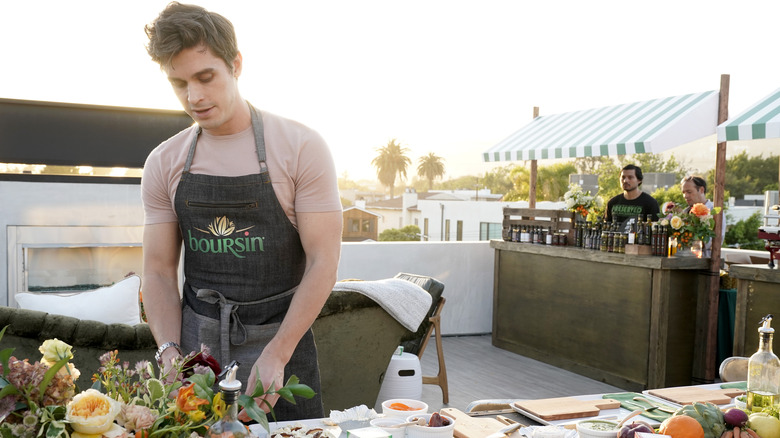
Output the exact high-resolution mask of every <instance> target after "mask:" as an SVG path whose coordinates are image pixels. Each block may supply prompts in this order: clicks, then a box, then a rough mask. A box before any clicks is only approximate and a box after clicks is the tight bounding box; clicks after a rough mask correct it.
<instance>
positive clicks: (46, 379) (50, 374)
mask: <svg viewBox="0 0 780 438" xmlns="http://www.w3.org/2000/svg"><path fill="white" fill-rule="evenodd" d="M69 360H70V359H69V358H67V357H66V358H65V359H60V360H59V361H57V363H55V364H54V365H52V367H51V368H49V369H48V370H47V371H46V374H44V375H43V380H41V384H40V385H38V391H39V392H40V394H41V399H43V394H44V393H45V392H46V388H48V387H49V384H50V383H51V379H53V378H54V375H55V374H57V372H58V371H59V370H60V368H62V367H63V366H64V365H65V364H66V363H68V361H69Z"/></svg>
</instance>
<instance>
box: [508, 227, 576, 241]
mask: <svg viewBox="0 0 780 438" xmlns="http://www.w3.org/2000/svg"><path fill="white" fill-rule="evenodd" d="M504 240H506V241H508V242H518V243H532V244H537V245H553V246H566V245H568V244H569V242H568V233H560V232H554V231H553V229H552V227H551V226H548V227H547V228H545V227H543V226H541V225H512V226H511V227H509V231H508V233H507V234H506V236H505V237H504Z"/></svg>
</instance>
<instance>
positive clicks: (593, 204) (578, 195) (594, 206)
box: [563, 183, 604, 221]
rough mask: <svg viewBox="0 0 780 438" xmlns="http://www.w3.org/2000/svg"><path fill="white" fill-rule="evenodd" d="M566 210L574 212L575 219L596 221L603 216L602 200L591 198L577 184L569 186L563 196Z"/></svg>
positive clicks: (598, 197)
mask: <svg viewBox="0 0 780 438" xmlns="http://www.w3.org/2000/svg"><path fill="white" fill-rule="evenodd" d="M563 200H564V202H565V203H566V210H568V211H571V212H574V213H575V218H577V219H580V218H581V219H584V220H589V221H597V220H599V218H600V217H601V216H603V214H604V199H602V198H601V196H591V194H590V192H585V191H583V190H582V187H581V186H580V185H579V184H574V183H572V184H569V191H567V192H566V193H564V194H563Z"/></svg>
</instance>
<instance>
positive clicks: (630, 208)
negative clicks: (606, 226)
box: [605, 164, 660, 230]
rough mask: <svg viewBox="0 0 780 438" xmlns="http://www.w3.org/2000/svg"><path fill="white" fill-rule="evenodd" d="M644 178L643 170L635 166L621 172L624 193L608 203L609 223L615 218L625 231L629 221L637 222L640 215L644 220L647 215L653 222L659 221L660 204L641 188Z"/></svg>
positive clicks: (630, 165) (607, 217)
mask: <svg viewBox="0 0 780 438" xmlns="http://www.w3.org/2000/svg"><path fill="white" fill-rule="evenodd" d="M642 178H643V177H642V169H641V168H640V167H639V166H634V165H633V164H629V165H627V166H626V167H624V168H623V169H622V170H621V171H620V185H621V187H623V193H622V194H620V195H617V196H615V197H613V198H612V199H610V200H609V202H607V211H606V215H605V220H606V221H607V222H612V219H613V217H614V218H615V219H616V220H617V222H618V224H620V228H619V229H621V230H623V229H625V227H626V226H627V224H628V223H629V219H634V220H636V218H637V216H639V215H641V216H642V217H641V219H643V220H647V215H650V219H651V220H653V221H656V220H658V213H659V212H660V209H659V208H658V202H657V201H656V200H655V198H653V197H652V196H650V195H648V194H647V193H645V192H643V191H642V190H641V189H640V188H639V187H640V186H641V185H642Z"/></svg>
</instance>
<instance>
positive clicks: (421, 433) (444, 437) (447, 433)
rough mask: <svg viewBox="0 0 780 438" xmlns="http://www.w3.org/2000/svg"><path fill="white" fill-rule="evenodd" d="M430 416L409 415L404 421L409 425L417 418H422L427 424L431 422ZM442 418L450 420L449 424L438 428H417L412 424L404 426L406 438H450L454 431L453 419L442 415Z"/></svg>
mask: <svg viewBox="0 0 780 438" xmlns="http://www.w3.org/2000/svg"><path fill="white" fill-rule="evenodd" d="M431 415H432V414H417V415H410V416H409V417H407V418H406V421H408V422H410V423H411V422H413V421H416V419H418V418H422V419H424V420H425V423H426V424H428V422H429V421H430V420H431ZM442 417H444V418H446V419H448V420H450V424H448V425H446V426H440V427H430V426H418V425H414V424H413V425H410V426H406V438H452V434H453V433H454V431H455V419H454V418H452V417H448V416H446V415H442Z"/></svg>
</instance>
